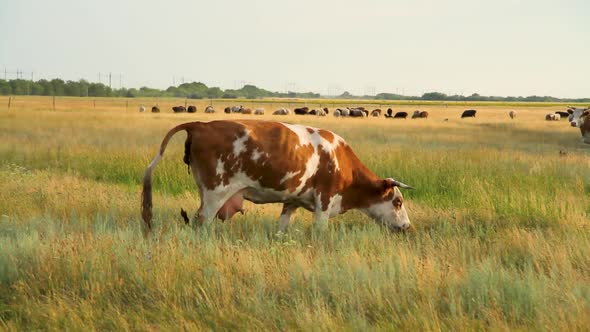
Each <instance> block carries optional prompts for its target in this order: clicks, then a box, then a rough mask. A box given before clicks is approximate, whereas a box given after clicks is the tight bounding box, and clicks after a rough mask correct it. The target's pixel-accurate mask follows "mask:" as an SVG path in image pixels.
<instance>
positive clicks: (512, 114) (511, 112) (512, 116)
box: [508, 111, 516, 119]
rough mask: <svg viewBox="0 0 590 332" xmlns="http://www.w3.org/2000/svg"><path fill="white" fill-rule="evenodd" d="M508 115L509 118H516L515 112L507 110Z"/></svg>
mask: <svg viewBox="0 0 590 332" xmlns="http://www.w3.org/2000/svg"><path fill="white" fill-rule="evenodd" d="M508 116H510V118H511V119H516V112H515V111H510V112H508Z"/></svg>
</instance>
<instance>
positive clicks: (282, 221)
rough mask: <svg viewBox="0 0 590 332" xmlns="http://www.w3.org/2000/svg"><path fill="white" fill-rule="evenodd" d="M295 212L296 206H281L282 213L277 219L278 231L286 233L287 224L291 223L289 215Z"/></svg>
mask: <svg viewBox="0 0 590 332" xmlns="http://www.w3.org/2000/svg"><path fill="white" fill-rule="evenodd" d="M295 210H297V206H294V205H290V204H283V211H281V216H280V217H279V231H280V232H286V231H287V227H288V226H289V222H290V221H291V215H292V214H293V212H295Z"/></svg>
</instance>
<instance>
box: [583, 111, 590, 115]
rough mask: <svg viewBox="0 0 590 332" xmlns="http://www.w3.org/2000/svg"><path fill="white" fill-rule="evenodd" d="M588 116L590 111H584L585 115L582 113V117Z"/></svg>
mask: <svg viewBox="0 0 590 332" xmlns="http://www.w3.org/2000/svg"><path fill="white" fill-rule="evenodd" d="M588 114H590V111H589V110H585V111H584V113H582V115H581V116H586V115H588Z"/></svg>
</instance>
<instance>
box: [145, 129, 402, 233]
mask: <svg viewBox="0 0 590 332" xmlns="http://www.w3.org/2000/svg"><path fill="white" fill-rule="evenodd" d="M179 131H186V132H187V138H186V141H185V144H184V147H185V155H184V158H183V160H184V162H185V163H186V164H187V165H188V167H189V170H190V171H191V172H192V174H193V177H194V179H195V182H196V184H197V187H198V188H199V196H200V202H201V206H200V207H199V209H198V211H197V213H196V214H195V216H194V218H193V222H194V223H196V224H197V225H201V224H203V223H207V224H209V223H211V222H212V221H213V220H214V219H215V218H216V217H217V218H219V219H222V220H226V219H229V218H231V217H232V216H233V215H234V214H235V213H237V212H241V211H242V203H243V200H244V199H245V200H248V201H251V202H253V203H256V204H264V203H283V210H282V212H281V216H280V218H279V229H280V230H281V231H286V229H287V226H288V224H289V221H290V219H291V216H292V214H293V212H295V210H296V209H298V208H304V209H306V210H308V211H311V212H313V213H314V222H315V223H316V225H318V226H325V225H326V223H327V220H328V219H329V218H330V217H334V216H336V215H339V214H341V213H344V212H346V211H348V210H352V209H357V210H360V211H361V212H364V213H365V214H367V215H368V216H369V217H371V218H372V219H374V220H375V221H376V222H377V223H378V224H380V225H383V226H386V227H387V228H389V229H390V230H404V229H406V228H408V227H409V226H410V219H409V218H408V214H407V212H406V209H405V206H404V198H403V196H402V193H401V191H400V190H399V188H410V189H411V187H410V186H408V185H405V184H403V183H401V182H399V181H396V180H394V179H393V178H385V179H382V178H379V177H378V176H377V175H375V174H374V173H373V172H372V171H370V170H369V169H368V168H367V167H366V166H365V165H364V164H363V163H362V162H361V161H360V160H359V159H358V157H357V156H356V155H355V154H354V152H353V151H352V149H351V148H350V146H349V145H348V144H346V142H345V141H344V139H342V138H341V137H340V136H338V135H336V134H335V133H333V132H330V131H328V130H324V129H318V128H312V127H307V126H303V125H296V124H286V123H280V122H271V121H257V120H241V121H211V122H190V123H184V124H181V125H178V126H176V127H174V128H173V129H171V130H170V131H169V132H168V133H167V134H166V136H165V137H164V139H163V141H162V143H161V145H160V150H159V152H158V154H157V155H156V157H155V158H154V159H153V160H152V162H151V163H150V164H149V166H148V167H147V169H146V170H145V174H144V177H143V191H142V206H141V214H142V218H143V226H144V227H143V229H144V231H145V234H146V235H147V234H148V233H149V231H150V230H151V229H152V172H153V171H154V168H155V167H156V165H157V164H158V162H159V161H160V160H161V159H162V156H163V154H164V151H165V150H166V146H167V145H168V142H169V141H170V139H171V138H172V136H173V135H174V134H176V133H177V132H179ZM182 215H183V218H185V222H186V223H188V217H187V216H186V212H184V213H183V214H182Z"/></svg>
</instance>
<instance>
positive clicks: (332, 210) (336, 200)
mask: <svg viewBox="0 0 590 332" xmlns="http://www.w3.org/2000/svg"><path fill="white" fill-rule="evenodd" d="M341 212H342V196H341V195H340V194H336V195H334V196H332V197H331V198H330V204H329V205H328V213H329V214H330V218H331V217H335V216H337V215H339V214H340V213H341Z"/></svg>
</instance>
